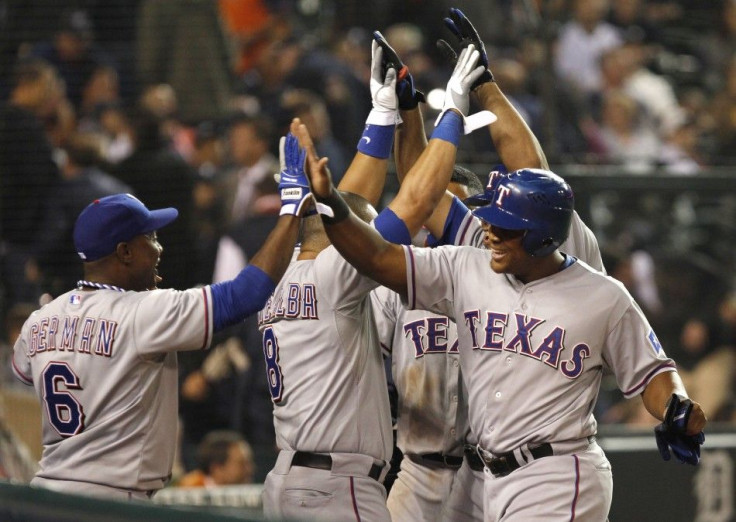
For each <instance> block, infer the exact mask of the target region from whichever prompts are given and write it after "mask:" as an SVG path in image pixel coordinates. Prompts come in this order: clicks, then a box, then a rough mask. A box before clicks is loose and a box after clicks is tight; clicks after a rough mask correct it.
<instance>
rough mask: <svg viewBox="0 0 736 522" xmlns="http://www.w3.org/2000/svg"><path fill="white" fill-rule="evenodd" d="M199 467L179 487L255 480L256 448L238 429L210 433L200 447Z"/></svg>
mask: <svg viewBox="0 0 736 522" xmlns="http://www.w3.org/2000/svg"><path fill="white" fill-rule="evenodd" d="M197 463H198V466H197V469H196V470H193V471H191V472H189V473H187V474H186V475H184V476H183V477H182V478H181V479H180V480H179V481H178V482H177V483H176V486H177V487H181V488H196V487H213V486H231V485H235V484H250V483H252V482H253V474H254V471H255V463H254V461H253V450H252V449H251V447H250V445H249V444H248V443H247V442H246V441H245V439H243V437H242V436H241V435H240V434H238V433H237V432H233V431H228V430H222V431H213V432H210V433H208V434H207V436H206V437H205V438H204V439H203V440H202V442H201V443H200V444H199V447H198V448H197Z"/></svg>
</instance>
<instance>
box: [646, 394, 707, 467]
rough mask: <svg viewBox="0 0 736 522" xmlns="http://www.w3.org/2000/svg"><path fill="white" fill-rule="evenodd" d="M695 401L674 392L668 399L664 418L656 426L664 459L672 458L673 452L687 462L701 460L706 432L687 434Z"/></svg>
mask: <svg viewBox="0 0 736 522" xmlns="http://www.w3.org/2000/svg"><path fill="white" fill-rule="evenodd" d="M692 409H693V403H692V401H690V399H685V398H681V397H680V396H679V395H676V394H674V393H673V394H672V397H670V399H669V401H667V412H666V413H665V416H664V420H663V421H662V423H661V424H659V425H658V426H657V427H656V428H654V437H655V438H656V440H657V448H658V449H659V453H660V455H662V458H663V459H664V460H670V458H671V454H674V455H675V458H676V459H677V460H678V461H680V462H682V463H686V464H692V465H693V466H694V465H696V464H697V463H698V462H699V461H700V446H701V445H702V444H703V443H704V442H705V434H704V433H703V432H702V431H701V432H700V433H698V434H696V435H687V434H686V432H685V428H686V426H687V421H688V418H689V417H690V412H691V411H692Z"/></svg>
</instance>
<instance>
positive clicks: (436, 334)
mask: <svg viewBox="0 0 736 522" xmlns="http://www.w3.org/2000/svg"><path fill="white" fill-rule="evenodd" d="M451 17H453V18H452V19H448V21H447V22H448V23H449V24H452V25H453V26H454V24H455V23H456V22H457V23H458V24H459V23H460V19H461V18H464V15H463V14H462V13H461V12H460V11H459V10H452V11H451ZM468 23H469V22H468ZM377 40H378V41H379V43H380V44H381V45H382V46H383V47H384V49H385V51H386V53H387V54H389V55H391V56H392V61H394V62H396V63H400V62H401V60H400V58H399V57H398V56H397V55H396V53H395V51H394V50H393V49H392V48H391V47H390V45H389V44H388V43H387V42H386V41H385V40H383V39H381V38H378V39H377ZM487 76H488V79H487V81H484V82H480V83H479V84H476V85H475V90H474V91H473V92H475V93H476V94H477V95H478V97H479V99H480V101H481V103H482V105H483V107H484V109H486V110H489V111H491V112H493V113H494V114H498V115H501V117H500V118H499V119H498V120H497V121H496V122H494V123H493V124H492V125H490V126H489V129H490V130H491V138H492V139H494V138H495V140H496V141H498V142H499V143H496V144H495V145H496V148H497V150H498V152H499V154H500V156H501V157H502V158H503V159H505V160H507V161H509V162H511V164H512V165H514V166H519V167H520V166H544V167H546V166H547V162H546V159H545V157H544V154H543V153H542V151H541V147H539V144H538V142H537V141H536V138H535V137H534V135H533V134H532V133H531V131H530V130H529V128H528V127H527V126H526V124H525V123H524V121H523V119H522V118H521V117H520V115H519V114H518V112H517V111H516V110H515V109H514V108H513V106H511V104H510V103H509V102H508V100H507V99H506V98H505V97H504V96H503V94H502V92H501V90H500V89H499V88H498V86H497V85H496V84H495V83H494V82H493V76H492V75H490V71H488V75H487ZM404 82H405V83H408V85H403V86H402V85H399V86H397V91H398V94H399V108H400V109H401V117H402V120H403V124H402V125H401V126H400V127H399V130H398V131H397V140H396V147H395V150H396V159H397V172H398V174H399V178H400V179H401V178H402V177H403V173H404V172H406V170H408V165H410V164H412V163H413V161H414V159H415V158H416V157H417V156H418V155H419V154H421V151H422V150H423V149H424V147H425V146H426V137H425V135H424V130H423V129H424V125H423V121H422V116H421V112H420V111H419V110H418V109H417V106H418V104H417V101H418V100H417V98H418V97H417V96H416V95H410V94H411V92H412V91H413V82H412V79H411V75H407V78H406V79H405V80H404ZM402 87H403V89H402ZM512 140H513V141H512ZM464 171H465V169H462V167H455V172H454V173H453V178H452V181H459V180H461V179H463V178H464V179H466V180H467V179H468V177H470V178H471V179H472V178H473V177H475V179H476V180H477V176H475V175H474V174H473V173H472V172H464ZM502 174H503V173H502V172H499V171H494V172H492V173H491V174H490V176H489V190H488V191H486V193H485V194H479V195H478V196H477V197H476V198H474V199H473V200H472V203H474V204H483V205H484V204H487V203H488V200H487V198H488V194H490V193H492V190H493V187H494V186H495V183H497V182H498V180H499V179H500V177H501V175H502ZM456 175H457V177H456ZM476 183H477V184H478V186H475V187H474V188H473V189H471V190H472V192H468V185H469V184H471V185H472V183H468V182H467V181H466V182H465V183H462V182H461V183H454V182H451V183H450V185H449V186H448V191H449V193H448V194H446V195H445V196H444V198H445V201H444V202H443V203H445V204H446V205H445V207H447V208H449V210H443V209H442V208H441V209H439V210H438V211H436V212H435V214H434V215H433V216H432V218H431V219H430V220H429V221H428V223H427V226H428V227H429V228H430V229H431V232H432V234H430V236H429V244H431V245H432V246H435V245H436V244H438V243H450V244H458V245H460V244H466V245H473V246H477V247H482V236H483V234H482V229H481V224H480V221H479V220H478V219H477V218H473V216H472V214H470V211H469V210H468V209H467V208H466V207H465V206H463V205H461V204H460V200H462V199H467V198H468V197H469V196H470V194H477V193H482V192H483V190H482V186H480V182H479V181H476ZM453 194H454V196H456V197H455V198H453ZM458 198H460V199H458ZM575 223H576V226H575V227H574V229H573V230H574V232H573V234H571V236H570V238H569V240H568V241H567V242H566V243H565V245H564V246H565V251H567V252H572V253H574V254H575V255H579V256H581V258H582V259H583V260H585V261H586V262H589V263H590V264H591V265H593V266H595V268H597V269H599V270H602V269H603V267H602V261H601V256H600V252H599V249H598V245H597V242H596V241H595V237H594V236H593V234H592V232H590V230H589V229H588V228H587V227H586V226H585V225H584V224H583V223H582V221H580V219H579V217H578V216H577V214H576V215H575ZM437 237H439V238H442V239H441V240H437V239H436V238H437ZM414 244H417V242H416V241H415V242H414ZM373 297H374V308H375V316H376V323H377V326H378V332H379V338H380V340H381V343H382V345H384V346H385V347H386V348H387V349H388V350H389V351H390V352H391V354H392V372H393V377H394V382H395V383H396V387H397V391H398V395H399V408H398V413H399V415H398V422H397V442H398V446H399V448H400V449H401V450H402V452H403V454H404V459H403V461H402V463H401V470H400V471H399V474H398V477H397V480H396V482H395V483H394V486H393V488H392V490H391V493H390V494H389V497H388V507H389V510H390V512H391V515H392V517H393V518H394V519H395V520H440V519H442V520H481V519H482V516H483V513H482V492H483V473H482V471H483V465H482V462H481V461H480V459H479V458H478V456H477V454H476V453H475V451H474V450H473V451H469V452H468V454H467V457H468V459H469V460H468V459H466V461H465V463H463V449H464V446H465V445H466V444H473V443H476V442H477V441H476V440H475V439H474V437H473V435H472V434H471V433H470V431H469V428H468V425H467V392H466V391H465V390H464V388H463V386H462V382H461V379H460V370H459V356H458V352H457V334H456V326H455V323H454V322H452V321H450V320H449V319H448V318H447V317H446V316H441V315H437V314H433V313H431V312H428V311H425V310H407V309H406V307H405V306H404V305H403V304H402V303H401V300H400V297H399V296H398V294H396V293H395V292H392V291H390V290H388V289H386V288H385V287H381V288H379V289H377V290H376V291H374V294H373ZM461 466H462V468H463V469H462V470H460V471H458V469H459V468H461ZM450 489H452V492H451V493H450ZM443 510H444V512H443Z"/></svg>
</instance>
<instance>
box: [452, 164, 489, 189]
mask: <svg viewBox="0 0 736 522" xmlns="http://www.w3.org/2000/svg"><path fill="white" fill-rule="evenodd" d="M450 182H451V183H458V184H459V185H463V186H464V187H467V188H468V194H469V195H471V196H473V195H475V194H480V193H481V192H483V190H484V187H483V183H482V182H481V181H480V178H479V177H478V175H477V174H476V173H475V172H473V171H472V170H469V169H466V168H465V167H461V166H460V165H455V167H454V168H453V169H452V176H450Z"/></svg>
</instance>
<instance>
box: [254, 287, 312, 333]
mask: <svg viewBox="0 0 736 522" xmlns="http://www.w3.org/2000/svg"><path fill="white" fill-rule="evenodd" d="M285 289H286V291H285V292H280V293H279V294H278V295H276V294H274V295H272V296H271V297H269V298H268V301H266V305H265V306H264V307H263V309H262V310H261V311H260V312H258V325H259V326H260V325H263V324H266V323H268V322H270V321H272V320H273V319H281V318H287V319H314V320H317V319H319V312H318V310H317V290H316V287H315V285H314V283H289V284H288V285H286V286H285ZM284 301H286V302H284Z"/></svg>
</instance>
